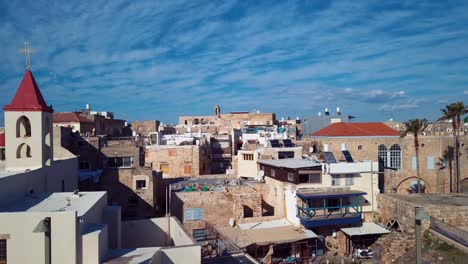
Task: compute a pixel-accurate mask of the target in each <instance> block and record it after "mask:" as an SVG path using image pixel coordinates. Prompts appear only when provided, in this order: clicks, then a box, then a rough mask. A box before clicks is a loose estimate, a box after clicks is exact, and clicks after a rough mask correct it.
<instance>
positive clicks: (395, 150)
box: [390, 144, 401, 170]
mask: <svg viewBox="0 0 468 264" xmlns="http://www.w3.org/2000/svg"><path fill="white" fill-rule="evenodd" d="M390 167H392V168H393V169H395V170H401V148H400V146H399V145H398V144H393V145H392V146H391V147H390Z"/></svg>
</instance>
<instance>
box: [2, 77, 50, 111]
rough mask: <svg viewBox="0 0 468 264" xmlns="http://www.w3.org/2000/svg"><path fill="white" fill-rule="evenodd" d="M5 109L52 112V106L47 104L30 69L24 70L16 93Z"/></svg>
mask: <svg viewBox="0 0 468 264" xmlns="http://www.w3.org/2000/svg"><path fill="white" fill-rule="evenodd" d="M3 110H5V111H40V112H53V111H54V110H53V109H52V106H47V104H46V102H45V100H44V97H42V94H41V91H40V90H39V87H37V83H36V80H34V76H33V74H32V72H31V71H26V73H25V74H24V77H23V80H22V81H21V84H20V86H19V88H18V90H17V91H16V95H15V97H14V98H13V100H12V101H11V103H10V104H9V105H5V106H4V107H3Z"/></svg>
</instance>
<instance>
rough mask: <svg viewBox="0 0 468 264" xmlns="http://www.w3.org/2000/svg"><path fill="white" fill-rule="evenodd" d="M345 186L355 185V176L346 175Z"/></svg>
mask: <svg viewBox="0 0 468 264" xmlns="http://www.w3.org/2000/svg"><path fill="white" fill-rule="evenodd" d="M345 185H346V186H351V185H354V175H353V174H346V177H345Z"/></svg>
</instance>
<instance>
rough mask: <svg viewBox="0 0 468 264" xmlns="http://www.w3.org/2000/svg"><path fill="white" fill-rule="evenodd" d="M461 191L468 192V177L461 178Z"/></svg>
mask: <svg viewBox="0 0 468 264" xmlns="http://www.w3.org/2000/svg"><path fill="white" fill-rule="evenodd" d="M460 192H462V193H468V178H466V179H463V180H461V182H460Z"/></svg>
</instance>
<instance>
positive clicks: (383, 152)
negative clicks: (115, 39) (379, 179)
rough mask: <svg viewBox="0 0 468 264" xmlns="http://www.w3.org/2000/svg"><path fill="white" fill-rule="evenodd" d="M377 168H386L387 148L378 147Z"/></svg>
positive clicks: (383, 146)
mask: <svg viewBox="0 0 468 264" xmlns="http://www.w3.org/2000/svg"><path fill="white" fill-rule="evenodd" d="M378 153H379V167H381V168H382V169H383V168H385V167H388V164H387V161H388V151H387V147H386V146H385V145H383V144H381V145H379V152H378Z"/></svg>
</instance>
